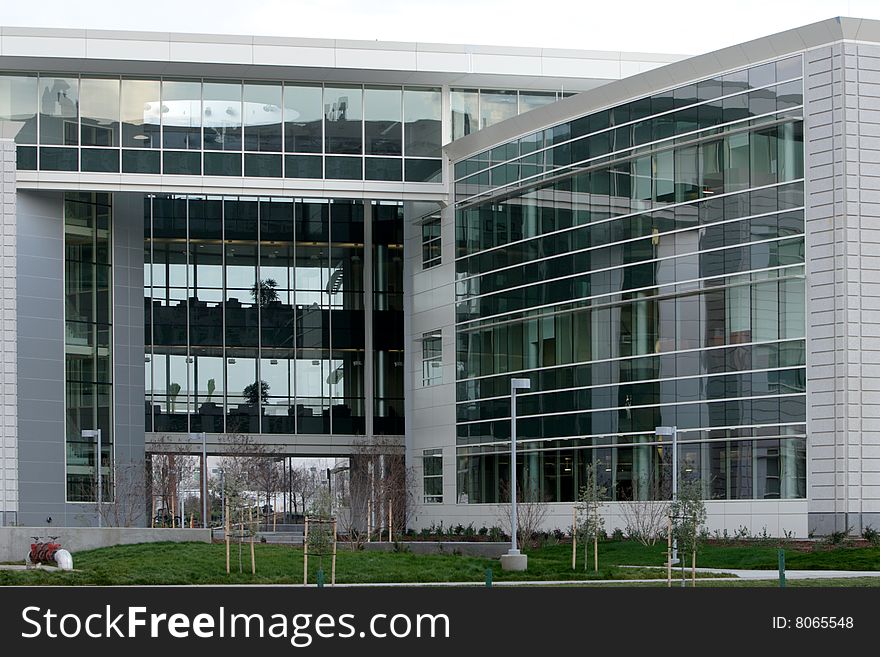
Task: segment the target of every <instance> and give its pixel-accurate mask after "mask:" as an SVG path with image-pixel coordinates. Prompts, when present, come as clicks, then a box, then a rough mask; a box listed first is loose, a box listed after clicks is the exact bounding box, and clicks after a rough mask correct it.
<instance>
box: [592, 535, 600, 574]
mask: <svg viewBox="0 0 880 657" xmlns="http://www.w3.org/2000/svg"><path fill="white" fill-rule="evenodd" d="M593 570H594V571H595V572H597V573H598V572H599V533H598V532H597V533H595V534H593Z"/></svg>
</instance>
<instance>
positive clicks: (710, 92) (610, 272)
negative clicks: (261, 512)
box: [455, 57, 806, 502]
mask: <svg viewBox="0 0 880 657" xmlns="http://www.w3.org/2000/svg"><path fill="white" fill-rule="evenodd" d="M801 67H802V63H801V60H800V57H795V58H790V59H786V60H781V61H779V62H771V63H769V64H764V65H761V66H759V67H755V68H753V69H748V70H746V71H738V72H735V74H730V75H727V74H725V75H723V76H720V77H719V78H716V79H713V80H708V81H703V82H698V83H696V84H695V85H689V86H688V87H686V88H682V89H677V90H673V91H672V92H666V93H663V94H658V95H657V96H653V97H650V98H645V99H639V100H634V101H633V102H631V103H628V104H627V105H624V106H621V107H619V108H613V109H611V110H606V111H603V112H599V113H597V114H593V115H589V116H585V117H580V118H577V119H575V120H573V121H571V122H568V123H565V124H562V125H558V126H552V127H550V128H547V129H545V130H542V131H540V132H538V133H534V134H532V135H527V136H525V137H522V138H520V139H517V140H515V141H513V142H509V143H506V144H500V145H497V146H495V147H493V148H492V149H490V150H489V151H486V152H485V153H480V154H478V155H475V156H473V157H470V158H468V159H467V160H464V161H462V162H458V163H456V164H455V171H456V178H457V179H458V182H457V183H456V190H455V191H456V197H457V201H458V204H457V206H456V239H457V259H456V340H457V368H456V371H457V373H458V375H457V379H458V380H457V393H456V395H457V440H458V445H459V454H458V455H459V461H460V462H459V467H458V472H459V482H458V484H459V497H460V498H461V499H465V500H467V501H470V502H493V501H497V499H498V496H499V494H500V493H499V491H502V490H504V483H505V482H504V477H505V476H506V475H505V474H504V472H505V471H504V467H505V466H504V465H503V464H500V465H499V462H500V461H501V460H503V459H504V456H503V452H504V451H506V449H507V448H505V447H503V445H504V443H505V441H509V438H510V420H509V417H510V404H509V382H510V377H511V376H517V377H526V378H529V379H530V380H531V388H530V390H529V391H528V392H524V393H522V394H521V395H520V398H519V401H518V405H517V406H518V415H519V421H518V424H517V428H518V440H521V441H523V445H522V447H521V449H522V457H521V458H522V463H518V464H517V468H518V471H519V475H518V476H519V477H521V478H522V485H523V486H524V487H525V488H524V490H526V489H528V490H532V491H533V492H535V494H536V495H538V496H539V497H541V498H544V499H547V500H553V501H571V500H573V499H574V497H573V494H574V491H576V490H577V480H578V477H579V476H580V475H579V474H578V473H582V472H583V470H582V467H581V464H584V463H592V462H596V461H601V462H602V467H601V468H600V471H602V472H604V473H606V474H607V478H608V486H609V490H610V491H611V493H612V496H613V498H614V499H616V500H627V499H644V498H645V496H646V495H648V496H653V495H658V494H660V492H659V491H661V490H662V487H659V485H658V481H659V480H658V477H660V478H662V473H664V472H666V471H667V470H668V462H669V458H668V444H666V445H664V444H663V441H662V440H661V439H660V438H659V437H658V436H655V435H654V429H655V427H657V426H677V427H678V429H679V440H680V441H681V447H680V451H681V453H680V455H679V457H680V460H681V463H683V464H684V465H683V470H682V472H683V475H682V476H687V477H689V478H693V479H695V480H697V481H699V482H700V483H701V485H702V486H703V493H704V495H705V496H706V497H707V498H708V497H713V498H714V499H744V498H745V499H787V498H800V497H804V496H805V494H806V488H805V475H804V472H805V464H806V461H805V443H806V441H805V434H806V428H805V421H806V399H805V392H806V368H805V344H804V336H805V282H804V277H805V271H804V183H803V122H802V109H801V104H802V96H801V93H802V91H801V85H802V83H801V80H800V79H798V78H799V77H800V75H801ZM483 102H484V99H483V97H482V93H481V96H480V103H481V108H482V105H483ZM505 102H508V100H507V99H504V98H502V97H501V96H498V97H495V98H493V104H492V105H490V109H491V111H498V112H501V111H503V108H504V107H506V105H504V103H505ZM679 107H681V109H680V110H679V109H677V108H679ZM483 114H485V112H484V111H483V110H482V109H481V116H482V115H483ZM675 135H681V136H679V137H677V138H675V139H674V140H673V139H672V137H674V136H675ZM636 144H638V145H639V149H638V152H634V151H633V150H632V147H633V146H634V145H636ZM612 151H617V155H616V156H615V158H614V161H613V163H611V162H609V158H608V157H607V155H608V153H609V152H612ZM584 163H586V164H584ZM783 163H784V164H783ZM575 165H576V166H575ZM548 171H553V174H554V178H555V179H554V180H552V181H547V182H545V181H543V180H542V179H541V178H542V175H541V174H542V173H546V172H548ZM508 467H509V462H508ZM569 473H573V474H569ZM571 477H573V478H574V482H575V483H574V484H571Z"/></svg>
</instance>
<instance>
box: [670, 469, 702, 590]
mask: <svg viewBox="0 0 880 657" xmlns="http://www.w3.org/2000/svg"><path fill="white" fill-rule="evenodd" d="M669 512H670V514H671V516H672V533H673V536H674V537H675V538H676V539H677V540H678V549H679V551H680V552H682V553H685V554H686V553H688V552H690V554H691V581H692V584H693V586H696V585H697V550H698V549H699V547H700V535H701V533H702V529H703V526H704V525H705V524H706V504H705V503H704V502H703V495H702V490H701V488H700V483H699V481H694V480H686V481H684V482H682V484H681V485H680V486H679V490H678V499H676V500H675V501H673V502H672V503H671V504H670V505H669Z"/></svg>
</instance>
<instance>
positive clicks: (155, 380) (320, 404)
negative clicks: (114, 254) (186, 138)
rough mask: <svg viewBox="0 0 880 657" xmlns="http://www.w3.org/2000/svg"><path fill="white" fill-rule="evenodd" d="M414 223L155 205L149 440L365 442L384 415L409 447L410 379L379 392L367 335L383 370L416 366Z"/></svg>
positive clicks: (149, 237)
mask: <svg viewBox="0 0 880 657" xmlns="http://www.w3.org/2000/svg"><path fill="white" fill-rule="evenodd" d="M269 137H271V135H269ZM229 138H230V137H229V133H226V134H224V136H223V139H222V142H223V143H225V142H226V140H227V139H229ZM234 138H235V137H232V139H234ZM245 138H247V130H245ZM370 217H371V218H372V219H371V221H372V226H371V232H372V234H373V240H372V242H373V243H372V249H373V250H372V257H371V259H372V263H373V277H372V280H373V281H374V283H373V290H372V292H373V295H374V297H375V298H376V300H374V303H373V307H374V308H375V310H374V312H373V315H372V317H369V316H368V315H367V314H366V311H365V308H366V299H365V295H366V294H368V293H370V290H369V289H367V282H368V278H367V277H366V276H365V267H366V266H368V265H369V260H368V258H367V254H368V253H370V247H371V244H369V242H368V241H367V240H366V239H365V235H367V232H366V231H365V221H367V220H368V219H369V218H370ZM402 221H403V217H402V207H401V205H400V204H399V203H379V202H372V203H370V204H369V205H368V206H365V205H364V202H362V201H355V200H347V199H332V200H328V199H302V198H249V197H219V196H217V197H211V196H199V197H195V196H152V197H147V198H146V199H145V212H144V263H145V271H144V303H145V322H146V326H145V344H146V354H145V368H144V369H145V377H146V380H145V389H146V400H145V401H146V418H145V421H146V428H147V431H153V432H157V433H163V432H172V433H173V432H202V431H204V432H209V433H220V432H226V433H264V434H294V433H299V434H329V433H334V434H346V435H362V434H364V433H365V432H366V429H367V425H366V422H367V413H366V408H367V405H368V404H375V418H374V433H376V434H391V433H394V434H402V433H403V405H402V403H399V400H400V399H401V398H402V397H403V390H402V376H399V377H397V378H395V377H393V376H389V377H385V376H382V377H379V375H378V374H376V377H377V385H376V386H375V388H374V390H375V396H374V397H375V398H374V399H373V400H371V399H368V398H367V394H366V385H365V378H366V376H368V369H367V359H366V353H365V351H366V349H367V340H366V326H367V324H366V323H367V322H369V321H372V322H373V324H374V330H376V331H377V333H378V336H379V337H377V338H376V340H375V341H374V344H373V349H374V353H373V354H371V355H372V361H373V363H374V371H375V370H376V368H378V367H379V366H380V363H381V365H382V366H383V367H385V366H387V367H389V368H391V369H392V370H393V369H394V366H393V365H392V363H396V362H398V361H402V350H403V346H402V345H403V335H402V333H403V331H402V327H403V318H402V314H401V313H402V303H401V301H400V299H398V298H396V297H395V294H399V290H400V289H401V288H402V285H403V281H402V269H401V268H395V267H394V266H393V265H391V264H389V263H388V262H386V259H389V258H388V255H389V254H392V255H393V254H396V257H399V253H400V250H402V248H403V247H402V240H400V237H401V236H400V231H402ZM380 272H381V280H380V277H379V276H378V275H377V274H378V273H380ZM380 298H381V300H382V305H379V301H378V300H379V299H380ZM398 379H399V381H398ZM380 402H381V403H380ZM389 415H390V417H391V418H392V419H391V421H388V420H387V419H386V418H387V417H388V416H389Z"/></svg>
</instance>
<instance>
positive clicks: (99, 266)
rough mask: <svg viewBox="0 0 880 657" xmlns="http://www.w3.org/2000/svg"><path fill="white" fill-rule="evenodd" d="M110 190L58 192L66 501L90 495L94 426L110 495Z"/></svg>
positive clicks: (106, 494) (82, 499) (86, 498)
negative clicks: (61, 208)
mask: <svg viewBox="0 0 880 657" xmlns="http://www.w3.org/2000/svg"><path fill="white" fill-rule="evenodd" d="M111 216H112V208H111V195H110V194H93V193H78V192H68V193H66V194H65V195H64V326H65V331H64V336H65V337H64V360H65V372H66V376H65V399H66V401H65V408H66V432H67V441H66V442H67V453H66V471H67V481H66V486H67V501H68V502H94V501H96V499H97V469H96V466H97V452H98V450H97V440H96V439H95V438H94V437H92V436H91V435H89V436H88V437H84V436H83V432H84V431H88V432H92V431H94V430H95V429H99V430H100V431H101V472H102V483H103V488H104V492H103V499H104V500H105V501H109V500H111V499H112V492H113V481H112V472H113V470H112V464H113V413H112V409H113V402H112V399H113V389H112V388H113V386H112V383H113V381H112V372H113V367H112V353H111V351H112V349H111V347H112V307H113V306H112V294H111V287H112V275H111V261H110V259H111V258H110V256H111V244H112V242H111V239H110V226H111V224H112V220H111Z"/></svg>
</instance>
